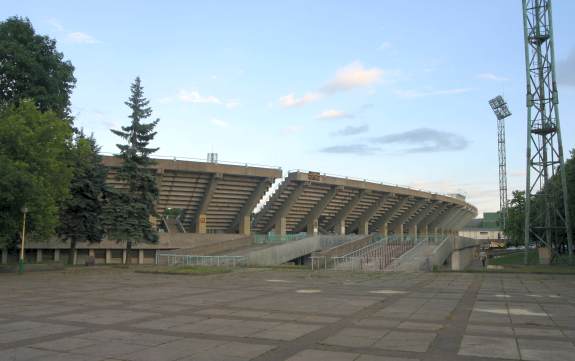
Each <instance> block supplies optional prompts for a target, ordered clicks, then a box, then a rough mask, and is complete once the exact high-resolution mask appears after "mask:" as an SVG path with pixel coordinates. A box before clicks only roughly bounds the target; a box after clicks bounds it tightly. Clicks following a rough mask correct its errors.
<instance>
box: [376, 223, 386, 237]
mask: <svg viewBox="0 0 575 361" xmlns="http://www.w3.org/2000/svg"><path fill="white" fill-rule="evenodd" d="M387 228H388V226H387V223H385V224H383V225H382V226H381V227H379V229H378V230H377V231H378V232H379V234H381V235H382V236H383V237H387V233H388V232H387V231H388V229H387Z"/></svg>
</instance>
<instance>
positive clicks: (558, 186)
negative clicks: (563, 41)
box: [523, 0, 572, 263]
mask: <svg viewBox="0 0 575 361" xmlns="http://www.w3.org/2000/svg"><path fill="white" fill-rule="evenodd" d="M523 27H524V37H525V63H526V77H527V180H526V191H525V259H524V262H525V263H527V251H528V244H529V241H530V239H531V237H532V239H534V240H536V241H538V243H539V244H544V245H545V246H546V247H549V249H550V250H551V252H552V254H553V255H556V254H557V250H558V247H559V246H560V244H562V243H563V242H564V241H565V239H566V240H567V246H568V249H569V250H570V252H568V253H569V263H571V261H572V255H571V249H572V248H571V246H572V234H571V225H570V218H569V208H568V202H567V182H566V177H565V172H563V171H562V170H563V169H565V168H564V160H563V145H562V142H561V128H560V123H559V106H558V104H559V97H558V92H557V81H556V80H557V78H556V75H555V49H554V43H553V21H552V15H551V0H523ZM555 175H558V177H555V179H554V180H553V182H551V181H550V180H551V178H552V177H553V176H555ZM556 178H558V179H556ZM533 205H536V206H537V207H538V208H541V209H542V212H538V213H537V214H533V212H532V208H533V207H532V206H533Z"/></svg>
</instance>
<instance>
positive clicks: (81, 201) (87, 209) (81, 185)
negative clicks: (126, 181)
mask: <svg viewBox="0 0 575 361" xmlns="http://www.w3.org/2000/svg"><path fill="white" fill-rule="evenodd" d="M99 150H100V148H99V147H98V145H97V144H96V140H95V139H94V137H93V136H90V137H86V136H85V135H84V133H83V132H82V131H80V132H79V133H78V134H77V135H76V137H75V139H74V144H73V145H72V148H71V151H70V154H69V157H70V158H71V159H70V165H71V166H72V169H73V178H72V180H71V182H70V196H69V197H68V198H67V199H66V200H65V201H64V204H63V205H62V208H61V211H60V225H59V227H58V235H59V236H60V237H61V238H62V239H63V240H69V241H70V253H69V259H68V262H69V263H72V260H73V255H74V250H75V249H76V243H77V242H79V241H88V242H100V241H101V240H102V237H103V235H104V230H103V225H102V217H103V206H102V204H103V197H104V192H105V189H106V175H107V173H108V172H107V169H106V167H105V166H104V165H103V164H102V157H101V156H100V155H99V154H98V152H99Z"/></svg>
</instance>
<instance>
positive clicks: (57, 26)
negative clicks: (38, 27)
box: [47, 18, 64, 31]
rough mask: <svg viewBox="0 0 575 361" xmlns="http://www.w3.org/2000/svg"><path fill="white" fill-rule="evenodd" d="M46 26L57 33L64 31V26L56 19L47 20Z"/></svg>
mask: <svg viewBox="0 0 575 361" xmlns="http://www.w3.org/2000/svg"><path fill="white" fill-rule="evenodd" d="M47 22H48V24H50V26H52V27H53V28H54V29H55V30H57V31H64V26H62V24H61V23H60V22H59V21H58V19H56V18H49V19H48V20H47Z"/></svg>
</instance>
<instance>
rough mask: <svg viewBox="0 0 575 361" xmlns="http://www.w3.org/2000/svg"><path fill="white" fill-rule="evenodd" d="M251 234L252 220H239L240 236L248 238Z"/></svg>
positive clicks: (243, 217) (246, 217) (245, 217)
mask: <svg viewBox="0 0 575 361" xmlns="http://www.w3.org/2000/svg"><path fill="white" fill-rule="evenodd" d="M251 233H252V219H251V217H250V216H242V217H241V218H240V234H243V235H246V236H249V235H250V234H251Z"/></svg>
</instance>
